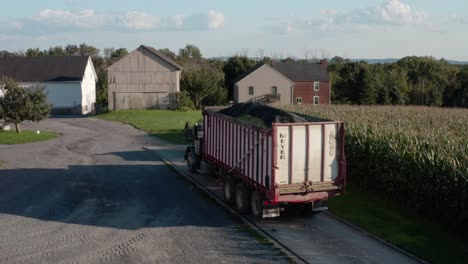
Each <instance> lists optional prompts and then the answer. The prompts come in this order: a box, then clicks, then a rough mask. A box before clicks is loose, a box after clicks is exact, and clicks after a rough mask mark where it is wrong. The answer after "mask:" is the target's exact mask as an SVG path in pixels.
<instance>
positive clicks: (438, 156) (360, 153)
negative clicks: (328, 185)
mask: <svg viewBox="0 0 468 264" xmlns="http://www.w3.org/2000/svg"><path fill="white" fill-rule="evenodd" d="M284 109H286V110H288V111H292V112H296V113H301V114H305V115H307V116H315V117H321V118H327V119H332V120H341V121H344V122H345V124H346V146H345V153H346V159H347V164H348V168H347V172H348V181H350V182H352V183H355V184H357V185H358V186H360V187H363V188H366V189H373V190H376V191H379V192H381V193H383V194H386V195H387V196H388V197H389V198H390V199H392V200H396V201H397V202H398V203H400V204H401V205H403V206H405V207H406V208H409V209H411V210H414V211H417V212H423V213H426V215H428V216H431V217H435V218H438V219H442V220H447V222H449V223H453V224H457V225H458V226H463V229H464V230H467V228H466V226H467V225H466V224H467V223H468V110H466V109H444V108H429V107H394V106H345V105H335V106H305V105H299V106H298V105H295V106H285V107H284Z"/></svg>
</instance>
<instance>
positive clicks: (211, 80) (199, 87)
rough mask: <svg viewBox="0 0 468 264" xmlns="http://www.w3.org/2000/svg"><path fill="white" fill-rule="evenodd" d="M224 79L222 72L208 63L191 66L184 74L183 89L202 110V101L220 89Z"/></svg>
mask: <svg viewBox="0 0 468 264" xmlns="http://www.w3.org/2000/svg"><path fill="white" fill-rule="evenodd" d="M223 77H224V75H223V72H222V71H220V70H219V69H217V68H216V67H213V66H212V65H210V64H208V63H203V62H202V63H197V64H191V65H189V67H186V68H185V70H184V71H183V73H182V79H181V83H180V84H181V89H182V91H183V92H186V93H187V94H188V96H189V97H190V99H191V100H192V102H193V103H194V105H195V107H196V108H197V109H200V108H201V103H202V100H203V99H205V98H206V97H208V96H210V95H213V94H215V93H216V91H217V90H218V89H220V84H221V83H222V82H223Z"/></svg>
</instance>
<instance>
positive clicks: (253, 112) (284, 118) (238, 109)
mask: <svg viewBox="0 0 468 264" xmlns="http://www.w3.org/2000/svg"><path fill="white" fill-rule="evenodd" d="M219 113H220V114H223V115H227V116H230V117H234V118H239V119H241V120H244V121H248V120H249V119H252V118H251V117H253V118H254V119H256V120H261V121H263V123H264V126H262V125H261V124H258V122H256V124H255V123H253V125H256V126H259V127H268V128H271V126H272V124H273V123H303V122H308V121H307V120H306V119H304V118H302V117H300V116H298V115H295V114H292V113H290V112H287V111H284V110H281V109H278V108H275V107H271V106H268V105H264V104H258V103H239V104H235V105H233V106H231V107H229V108H226V109H223V110H221V111H219ZM246 116H251V117H248V118H246Z"/></svg>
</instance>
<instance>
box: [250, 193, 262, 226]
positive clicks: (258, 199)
mask: <svg viewBox="0 0 468 264" xmlns="http://www.w3.org/2000/svg"><path fill="white" fill-rule="evenodd" d="M250 212H252V216H253V217H254V218H255V219H257V220H262V219H263V197H262V194H261V193H260V192H259V191H253V192H252V194H251V195H250Z"/></svg>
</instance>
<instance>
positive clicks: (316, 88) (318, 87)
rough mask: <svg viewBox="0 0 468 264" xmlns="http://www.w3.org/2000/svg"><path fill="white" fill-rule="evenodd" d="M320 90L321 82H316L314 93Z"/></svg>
mask: <svg viewBox="0 0 468 264" xmlns="http://www.w3.org/2000/svg"><path fill="white" fill-rule="evenodd" d="M319 90H320V82H314V91H319Z"/></svg>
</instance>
